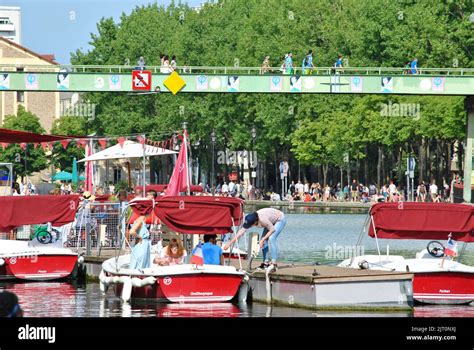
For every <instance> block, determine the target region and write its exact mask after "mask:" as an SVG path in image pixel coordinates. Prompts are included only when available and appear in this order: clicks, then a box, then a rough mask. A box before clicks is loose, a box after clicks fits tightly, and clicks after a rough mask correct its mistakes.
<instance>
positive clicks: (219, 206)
mask: <svg viewBox="0 0 474 350" xmlns="http://www.w3.org/2000/svg"><path fill="white" fill-rule="evenodd" d="M133 209H134V211H136V212H137V213H139V214H144V213H148V212H150V210H153V211H154V214H155V215H156V216H158V217H159V218H160V219H161V220H162V222H163V223H165V224H166V225H167V226H168V227H169V228H171V229H172V230H175V231H176V232H179V233H186V234H224V233H228V232H231V231H232V226H236V225H239V224H240V220H241V218H242V213H243V201H242V200H240V199H237V198H223V197H208V196H202V197H195V196H172V197H160V198H158V200H157V201H152V200H147V199H141V200H139V201H137V202H135V203H134V206H133ZM152 260H153V256H152ZM129 262H130V255H122V256H120V257H119V258H117V259H116V258H112V259H109V260H107V261H105V262H104V263H103V265H102V272H101V276H100V282H101V289H102V290H103V291H104V292H105V291H106V290H107V288H108V285H109V284H111V283H113V284H115V293H116V294H117V295H121V297H122V299H123V300H129V299H130V297H131V298H153V299H156V300H159V301H171V302H186V303H189V302H221V301H228V300H231V299H232V298H233V297H234V296H235V295H236V294H237V292H238V290H239V287H240V286H241V284H242V281H243V279H244V277H245V272H244V271H241V270H237V269H236V268H235V267H233V266H221V265H202V266H198V265H195V264H182V265H173V266H158V265H152V267H150V268H145V269H143V270H136V269H130V268H129Z"/></svg>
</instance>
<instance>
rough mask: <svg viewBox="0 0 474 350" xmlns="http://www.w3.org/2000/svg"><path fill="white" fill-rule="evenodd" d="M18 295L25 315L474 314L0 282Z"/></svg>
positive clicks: (471, 313) (465, 309) (468, 309)
mask: <svg viewBox="0 0 474 350" xmlns="http://www.w3.org/2000/svg"><path fill="white" fill-rule="evenodd" d="M0 290H9V291H12V292H14V293H16V294H17V295H18V298H19V299H20V304H21V307H22V309H23V310H24V314H25V316H26V317H413V316H414V317H474V305H473V306H468V305H464V306H433V305H427V306H417V307H415V308H414V310H413V311H400V312H393V311H391V312H382V311H367V312H365V311H359V310H358V311H346V310H344V311H319V310H318V311H315V310H309V309H301V308H290V307H285V306H268V305H265V304H261V303H252V304H232V303H209V304H164V303H155V302H151V301H145V300H135V301H132V303H130V304H129V303H122V302H121V301H120V299H119V298H117V297H115V296H114V295H113V293H112V291H109V292H108V293H107V297H106V298H105V297H103V296H102V295H101V294H100V289H99V286H98V284H97V283H88V284H87V285H82V284H81V285H76V284H72V283H67V282H31V283H0Z"/></svg>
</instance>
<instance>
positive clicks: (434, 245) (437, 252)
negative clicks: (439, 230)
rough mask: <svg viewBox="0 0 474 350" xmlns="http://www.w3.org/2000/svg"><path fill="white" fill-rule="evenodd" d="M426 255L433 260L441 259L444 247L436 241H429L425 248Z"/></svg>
mask: <svg viewBox="0 0 474 350" xmlns="http://www.w3.org/2000/svg"><path fill="white" fill-rule="evenodd" d="M426 250H427V251H428V253H429V254H430V255H431V256H432V257H435V258H441V257H443V256H444V245H443V244H442V243H441V242H438V241H430V242H428V245H427V246H426Z"/></svg>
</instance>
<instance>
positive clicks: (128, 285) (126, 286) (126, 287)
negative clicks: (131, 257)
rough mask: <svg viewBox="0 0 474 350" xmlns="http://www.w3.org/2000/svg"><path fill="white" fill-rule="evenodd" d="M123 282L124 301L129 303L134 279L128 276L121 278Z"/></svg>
mask: <svg viewBox="0 0 474 350" xmlns="http://www.w3.org/2000/svg"><path fill="white" fill-rule="evenodd" d="M120 279H121V281H123V288H122V297H121V298H122V301H123V302H125V303H126V302H128V301H129V300H130V297H131V296H132V279H131V278H130V277H128V276H122V277H120Z"/></svg>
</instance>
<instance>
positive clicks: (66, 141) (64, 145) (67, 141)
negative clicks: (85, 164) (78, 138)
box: [60, 140, 69, 149]
mask: <svg viewBox="0 0 474 350" xmlns="http://www.w3.org/2000/svg"><path fill="white" fill-rule="evenodd" d="M60 142H61V145H63V149H66V147H67V145H68V144H69V140H61V141H60Z"/></svg>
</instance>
